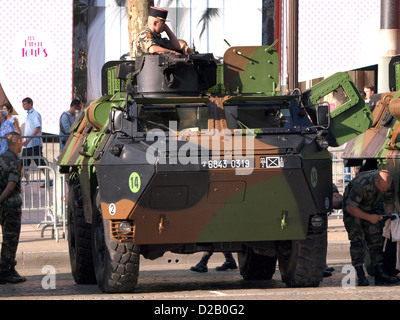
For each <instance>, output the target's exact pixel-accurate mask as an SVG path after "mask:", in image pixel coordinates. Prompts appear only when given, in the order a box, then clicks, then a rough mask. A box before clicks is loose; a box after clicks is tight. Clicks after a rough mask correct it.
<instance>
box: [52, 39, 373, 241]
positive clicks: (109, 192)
mask: <svg viewBox="0 0 400 320" xmlns="http://www.w3.org/2000/svg"><path fill="white" fill-rule="evenodd" d="M277 59H278V58H277V53H276V51H275V50H274V49H273V48H271V47H266V46H263V47H238V48H230V49H229V50H228V52H227V54H226V59H224V62H225V64H224V79H223V80H224V87H225V90H226V92H224V94H222V95H218V94H213V95H211V94H206V95H204V94H203V95H199V96H181V95H179V94H178V95H176V96H174V95H171V96H167V95H165V96H159V97H154V96H151V97H144V96H141V95H140V94H132V93H130V96H128V97H127V94H126V92H123V90H121V92H117V93H116V94H114V95H106V96H103V97H102V98H100V99H97V100H95V101H93V102H92V103H91V104H90V105H89V107H88V108H87V109H86V110H85V114H84V116H83V117H82V118H80V119H79V120H78V121H77V123H76V124H75V125H74V128H73V130H72V132H71V135H70V138H69V140H68V142H67V144H66V147H65V149H64V152H63V153H62V155H61V156H60V158H59V161H58V164H59V165H60V166H61V171H62V172H64V173H67V172H69V171H70V172H75V173H77V174H78V176H79V179H80V182H81V188H82V189H84V190H83V196H84V202H85V205H84V210H85V218H86V220H87V221H88V222H90V221H91V211H92V199H93V196H94V194H95V191H96V188H97V187H99V190H100V206H101V211H102V214H103V217H104V218H105V219H111V220H112V221H120V220H126V219H128V220H131V221H132V223H133V224H134V227H133V230H134V232H133V234H132V236H131V237H130V238H127V239H125V240H124V241H132V242H134V243H138V244H173V243H202V242H203V243H207V242H251V241H272V240H295V239H305V238H306V235H307V231H308V228H309V218H310V216H312V215H315V214H321V215H326V214H327V212H329V211H330V210H331V195H332V186H331V183H330V182H329V181H331V179H332V177H331V166H332V162H331V157H330V155H329V152H328V151H327V150H324V149H322V148H321V147H319V145H318V143H317V132H318V131H317V129H316V128H315V127H314V124H313V123H312V122H311V121H310V119H312V117H311V116H308V115H307V112H306V110H305V108H303V107H302V106H300V105H298V101H299V99H300V98H301V97H300V96H296V95H290V96H280V93H279V92H276V91H275V89H276V86H277V83H278V79H279V75H278V71H279V70H278V69H279V68H278V66H279V64H278V61H277ZM128 78H129V77H128ZM128 82H129V79H128V80H127V83H126V87H128V86H129V83H128ZM324 85H326V86H327V87H328V88H331V89H332V90H335V89H336V88H338V87H339V86H340V85H341V86H344V87H346V88H347V87H348V88H349V90H348V91H347V92H348V93H349V94H350V95H352V99H350V102H349V103H347V104H346V106H345V108H343V109H345V110H344V111H343V112H340V114H336V115H335V117H337V119H338V118H339V117H340V116H341V115H342V113H343V114H344V112H345V114H346V117H348V115H349V114H352V112H353V111H354V110H353V109H352V108H353V107H354V108H355V112H356V113H357V117H359V118H360V119H362V121H359V122H360V123H361V126H360V127H357V126H353V125H352V124H354V122H346V121H345V120H343V121H342V120H340V121H338V120H336V121H334V122H333V125H332V126H331V134H333V135H334V137H335V138H336V140H337V142H343V141H347V139H349V138H350V137H351V136H354V135H356V134H358V133H359V132H361V131H362V130H364V128H366V127H367V126H368V125H369V124H370V122H371V118H370V117H369V116H367V117H365V112H364V111H365V104H364V105H361V104H360V96H359V93H358V91H355V92H356V93H354V90H353V89H354V87H353V86H352V84H351V82H350V81H349V79H348V78H347V77H346V75H345V74H342V73H339V74H337V75H335V76H334V77H332V78H329V79H327V80H326V81H325V82H324ZM221 87H222V86H221ZM319 92H320V89H319V88H317V90H311V92H309V93H308V95H307V97H308V98H310V97H314V96H316V95H318V94H319ZM323 93H324V95H326V94H327V93H329V90H328V91H327V90H326V89H325V87H324V89H323ZM127 98H129V99H131V98H134V99H135V101H134V102H135V103H134V104H132V106H131V107H130V109H129V117H130V120H129V119H127V118H128V117H126V118H124V119H123V120H122V121H123V125H124V126H125V127H124V130H125V131H124V132H125V133H118V132H115V133H113V132H111V130H110V124H109V123H108V117H109V114H110V111H111V112H112V110H114V109H113V107H116V108H117V107H120V108H125V107H126V100H127ZM257 103H277V104H288V105H290V110H292V111H291V112H292V117H293V119H294V120H293V121H295V124H296V126H295V127H294V129H293V130H292V132H284V131H283V130H281V131H278V132H275V133H268V132H263V131H262V130H261V129H259V128H252V129H254V130H255V134H254V135H253V136H251V137H243V138H242V139H243V142H242V145H243V146H244V145H246V142H247V143H248V142H249V141H248V140H249V139H251V140H252V141H251V142H252V145H254V150H253V152H254V155H253V156H252V157H251V158H254V165H255V167H254V170H253V172H252V173H251V174H247V175H240V174H239V175H238V174H237V171H235V170H232V169H208V168H204V167H203V166H202V164H201V161H199V163H197V164H189V165H182V164H180V163H179V161H176V162H175V163H176V164H173V165H171V164H168V162H167V163H166V164H162V162H161V160H163V157H165V155H164V156H162V155H161V156H160V157H159V158H158V159H157V160H155V161H154V162H149V161H148V160H147V158H146V152H147V151H148V149H149V148H150V147H151V142H147V141H146V139H145V138H146V133H145V132H138V131H137V127H136V125H137V122H136V121H135V120H136V118H135V117H137V109H135V108H139V107H140V106H141V105H152V106H157V105H161V106H165V105H176V104H188V105H190V104H203V105H206V107H207V108H208V130H209V132H210V134H209V137H208V138H209V141H210V143H209V145H212V143H211V141H212V140H213V134H212V133H211V132H212V130H214V129H216V130H219V131H220V130H223V129H227V121H226V118H225V108H226V106H228V105H235V104H257ZM339 107H340V106H339ZM357 121H358V120H357ZM359 122H357V123H359ZM337 127H338V128H339V129H338V128H337ZM318 130H319V129H318ZM229 131H230V132H231V133H232V135H233V132H234V130H229ZM236 131H239V132H242V131H243V132H244V130H241V129H236ZM204 136H207V134H204V133H201V132H199V131H198V132H192V133H191V134H188V135H187V138H186V139H185V141H178V142H176V143H177V144H178V147H179V146H181V145H182V144H184V143H186V142H188V141H189V140H190V142H191V143H192V144H193V145H195V146H196V147H198V146H200V142H199V141H200V140H201V138H204ZM214 139H215V137H214ZM172 142H173V141H172V138H171V137H170V138H168V139H167V143H172ZM219 143H220V144H219V148H218V147H217V148H216V149H215V150H209V159H212V158H213V157H215V156H220V157H221V159H224V157H225V155H224V150H225V146H224V139H223V138H222V139H219ZM232 152H233V153H237V155H236V156H235V158H238V159H242V158H246V153H245V151H244V150H232ZM265 157H279V158H280V159H281V161H282V163H284V167H283V168H269V169H264V168H262V167H261V162H262V161H261V159H263V158H265ZM171 159H172V160H173V159H174V156H173V155H172V154H170V155H169V158H168V160H171ZM175 160H176V159H175ZM240 170H242V169H239V171H240ZM116 233H117V232H116ZM116 233H115V232H113V233H112V234H113V235H115V236H117V235H116Z"/></svg>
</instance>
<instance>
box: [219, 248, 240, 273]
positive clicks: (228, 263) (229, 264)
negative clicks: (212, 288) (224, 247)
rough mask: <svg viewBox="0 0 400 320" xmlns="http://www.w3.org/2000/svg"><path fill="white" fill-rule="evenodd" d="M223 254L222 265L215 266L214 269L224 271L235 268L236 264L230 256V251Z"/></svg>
mask: <svg viewBox="0 0 400 320" xmlns="http://www.w3.org/2000/svg"><path fill="white" fill-rule="evenodd" d="M224 256H225V262H224V263H223V264H222V266H219V267H216V268H215V270H217V271H226V270H229V269H232V270H235V269H237V264H236V261H235V259H234V258H233V256H232V253H230V252H228V253H224Z"/></svg>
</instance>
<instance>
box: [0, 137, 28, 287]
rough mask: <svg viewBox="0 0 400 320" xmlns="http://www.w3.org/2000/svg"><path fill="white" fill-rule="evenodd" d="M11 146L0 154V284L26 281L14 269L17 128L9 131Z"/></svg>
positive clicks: (17, 206)
mask: <svg viewBox="0 0 400 320" xmlns="http://www.w3.org/2000/svg"><path fill="white" fill-rule="evenodd" d="M7 143H8V149H7V151H6V152H5V153H4V154H2V155H0V222H1V228H2V232H3V243H2V246H1V262H0V284H5V283H7V282H9V283H19V282H24V281H26V278H25V277H21V276H20V275H19V274H18V272H17V271H16V270H15V265H16V264H17V262H16V261H15V256H16V253H17V247H18V242H19V235H20V231H21V216H22V211H21V206H22V198H21V170H22V163H21V160H20V159H19V158H18V154H19V153H20V152H21V149H22V137H21V135H20V134H19V133H17V132H11V133H9V134H8V135H7Z"/></svg>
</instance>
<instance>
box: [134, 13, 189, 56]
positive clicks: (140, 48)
mask: <svg viewBox="0 0 400 320" xmlns="http://www.w3.org/2000/svg"><path fill="white" fill-rule="evenodd" d="M167 16H168V10H164V9H160V8H156V7H150V10H149V18H148V21H147V28H146V29H145V30H143V31H142V32H141V33H140V34H139V35H138V40H137V56H138V57H139V56H142V55H145V54H161V53H172V54H176V55H179V54H182V53H185V54H191V53H192V50H191V49H190V48H189V46H188V45H187V43H186V42H185V41H184V40H178V39H177V38H176V36H175V34H174V33H173V32H172V31H171V29H170V28H169V27H168V26H167V25H166V24H165V21H167V20H166V19H167ZM164 31H165V32H166V33H167V35H168V38H169V39H167V38H162V37H161V33H163V32H164Z"/></svg>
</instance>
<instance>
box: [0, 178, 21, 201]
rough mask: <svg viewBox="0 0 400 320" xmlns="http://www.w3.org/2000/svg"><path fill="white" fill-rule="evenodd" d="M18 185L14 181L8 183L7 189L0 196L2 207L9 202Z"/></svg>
mask: <svg viewBox="0 0 400 320" xmlns="http://www.w3.org/2000/svg"><path fill="white" fill-rule="evenodd" d="M16 185H17V183H16V182H14V181H9V182H8V183H7V186H6V188H5V189H4V191H3V192H2V193H1V195H0V205H1V204H2V203H3V202H4V201H5V200H7V198H8V197H9V196H10V194H11V193H12V192H13V191H14V188H15V186H16Z"/></svg>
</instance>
